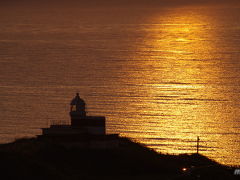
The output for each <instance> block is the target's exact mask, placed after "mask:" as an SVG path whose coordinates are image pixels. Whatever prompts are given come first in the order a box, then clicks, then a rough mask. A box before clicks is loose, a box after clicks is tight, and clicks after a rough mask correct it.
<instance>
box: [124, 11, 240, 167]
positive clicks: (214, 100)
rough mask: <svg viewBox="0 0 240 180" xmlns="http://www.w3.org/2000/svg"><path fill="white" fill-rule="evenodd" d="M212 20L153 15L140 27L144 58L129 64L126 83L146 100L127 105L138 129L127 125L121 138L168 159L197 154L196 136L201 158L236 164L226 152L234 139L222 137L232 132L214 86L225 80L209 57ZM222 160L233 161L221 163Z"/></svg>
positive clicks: (227, 108) (224, 103) (226, 108)
mask: <svg viewBox="0 0 240 180" xmlns="http://www.w3.org/2000/svg"><path fill="white" fill-rule="evenodd" d="M211 20H212V19H211V18H210V17H209V19H208V16H207V15H203V16H201V15H200V14H198V13H194V12H188V11H183V10H181V9H180V10H179V9H176V11H175V12H172V11H171V14H165V16H164V17H163V16H162V14H161V16H159V17H158V16H154V17H153V18H152V19H150V22H151V23H149V24H148V25H145V26H144V31H145V32H146V36H145V37H146V38H145V39H144V40H143V41H142V43H139V45H138V46H137V50H136V51H137V52H144V53H141V54H139V55H134V57H133V58H132V59H134V60H132V61H129V62H128V63H129V64H130V65H131V64H132V66H135V69H134V70H130V72H131V74H129V77H128V79H127V80H126V81H127V82H128V83H130V84H131V82H134V83H136V84H141V88H140V89H141V91H144V92H145V96H143V97H141V99H142V100H140V101H139V103H136V102H130V103H129V105H128V106H129V107H131V109H132V111H137V112H139V113H138V115H136V117H135V118H136V119H137V120H136V122H135V124H138V126H134V127H133V126H126V128H127V129H128V130H129V132H127V133H126V135H127V136H129V135H130V136H131V137H133V138H137V139H141V142H142V143H143V144H146V145H147V146H148V147H150V148H153V149H155V150H157V151H159V152H163V153H171V154H179V153H194V152H196V138H197V136H200V140H201V142H200V149H201V150H200V153H202V154H205V155H207V156H209V157H212V158H214V159H215V160H218V161H220V162H221V163H228V164H229V163H232V164H237V163H238V162H236V161H237V160H236V159H237V158H236V155H237V153H236V152H234V153H233V152H231V151H229V150H227V149H225V147H229V148H231V149H235V151H236V149H239V147H237V146H238V144H230V143H229V138H233V136H231V137H229V136H226V133H227V132H228V131H229V128H232V124H231V122H227V121H229V120H231V119H232V118H233V117H234V116H235V114H234V113H231V107H230V106H229V105H228V101H229V97H228V96H227V95H226V94H224V93H222V92H221V91H222V90H223V89H222V87H219V86H218V83H222V82H223V81H224V80H223V79H222V78H221V76H222V74H221V73H222V72H223V69H222V68H223V66H222V64H221V61H219V59H220V57H218V56H217V55H216V54H214V53H215V51H216V50H215V48H216V47H218V44H215V43H214V41H211V39H214V38H216V33H217V32H215V31H214V28H213V26H214V23H216V22H211ZM130 67H131V66H130ZM135 90H136V91H139V87H138V89H135ZM142 104H144V105H142ZM140 109H141V110H140ZM226 123H228V124H226ZM223 124H224V126H223ZM232 131H234V130H233V129H232ZM131 132H132V134H131ZM136 132H142V133H136ZM122 135H123V136H124V135H125V134H124V133H122ZM233 151H234V150H233ZM218 153H220V154H221V157H219V156H218ZM223 156H228V157H230V156H231V157H233V158H232V159H228V162H225V161H224V158H222V157H223Z"/></svg>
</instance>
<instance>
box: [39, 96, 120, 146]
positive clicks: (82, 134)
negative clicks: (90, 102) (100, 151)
mask: <svg viewBox="0 0 240 180" xmlns="http://www.w3.org/2000/svg"><path fill="white" fill-rule="evenodd" d="M69 115H70V118H71V124H70V125H62V124H53V125H51V126H50V127H49V128H42V135H40V136H39V138H47V139H51V140H54V141H58V142H61V143H64V144H65V145H67V146H71V145H74V146H76V145H77V146H80V147H83V148H116V147H118V140H117V138H118V134H108V135H106V123H105V122H106V118H105V117H104V116H88V115H87V112H86V103H85V101H84V100H83V99H82V98H80V96H79V93H77V94H76V96H75V97H74V98H73V99H72V100H71V102H70V112H69Z"/></svg>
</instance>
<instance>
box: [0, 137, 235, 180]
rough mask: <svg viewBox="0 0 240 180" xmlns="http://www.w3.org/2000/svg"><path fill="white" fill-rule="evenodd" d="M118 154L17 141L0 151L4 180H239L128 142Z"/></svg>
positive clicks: (230, 172) (217, 167) (198, 161)
mask: <svg viewBox="0 0 240 180" xmlns="http://www.w3.org/2000/svg"><path fill="white" fill-rule="evenodd" d="M106 136H107V135H106ZM118 140H119V147H118V148H114V149H89V148H79V147H66V146H63V145H62V144H61V143H59V142H56V141H53V140H51V139H40V138H30V139H18V140H16V141H15V142H12V143H8V144H1V145H0V157H1V160H2V163H1V169H2V172H3V173H2V176H3V177H7V178H6V179H33V178H34V179H51V180H54V179H68V180H71V179H86V180H94V179H98V180H99V179H100V180H101V179H113V178H114V179H149V178H159V179H168V180H169V179H172V180H180V179H197V178H198V179H199V177H200V179H230V180H231V179H238V178H239V176H237V175H234V170H235V169H236V168H237V167H230V166H225V165H221V164H219V163H217V162H215V161H213V160H211V159H209V158H207V157H205V156H203V155H201V154H181V155H167V154H159V153H157V152H155V151H153V150H151V149H149V148H147V147H145V146H143V145H141V144H139V143H135V142H133V141H131V140H130V139H128V138H118Z"/></svg>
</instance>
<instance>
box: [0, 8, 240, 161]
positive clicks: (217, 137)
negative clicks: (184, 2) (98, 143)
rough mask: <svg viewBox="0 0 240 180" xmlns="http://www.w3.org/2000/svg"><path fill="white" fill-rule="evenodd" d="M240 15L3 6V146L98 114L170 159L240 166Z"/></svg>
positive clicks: (213, 11) (0, 122) (181, 10)
mask: <svg viewBox="0 0 240 180" xmlns="http://www.w3.org/2000/svg"><path fill="white" fill-rule="evenodd" d="M239 12H240V9H239V8H237V7H235V8H226V7H225V8H222V7H218V8H205V7H174V8H154V9H143V8H135V9H127V8H118V9H117V8H81V7H76V8H70V7H67V8H53V7H52V8H46V7H45V8H39V9H37V8H35V9H34V8H32V9H31V8H24V7H23V8H15V9H14V8H13V7H8V8H1V11H0V24H1V26H0V98H1V99H0V109H1V113H0V141H1V142H2V143H3V142H9V141H13V140H14V139H15V138H19V137H25V136H35V135H37V134H40V133H41V130H40V128H42V127H48V126H49V125H50V124H51V123H56V122H58V123H69V120H70V119H69V116H68V111H69V102H70V100H71V99H72V98H73V97H74V96H75V93H76V92H80V96H81V97H82V98H84V99H85V101H86V103H87V108H88V113H89V114H90V115H104V116H106V117H107V132H108V133H120V134H121V135H122V136H127V137H130V138H132V139H135V140H136V141H138V142H141V143H143V144H146V145H147V146H148V147H150V148H153V149H155V150H156V151H159V152H162V153H170V154H178V153H193V152H195V151H196V139H197V136H199V137H200V147H201V149H200V153H202V154H204V155H207V156H209V157H211V158H213V159H215V160H217V161H218V162H221V163H224V164H230V165H240V156H239V154H240V117H239V113H240V109H239V107H240V101H239V98H240V69H239V68H240V13H239Z"/></svg>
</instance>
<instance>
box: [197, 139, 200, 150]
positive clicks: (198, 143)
mask: <svg viewBox="0 0 240 180" xmlns="http://www.w3.org/2000/svg"><path fill="white" fill-rule="evenodd" d="M199 140H200V139H199V136H198V137H197V154H198V152H199Z"/></svg>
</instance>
